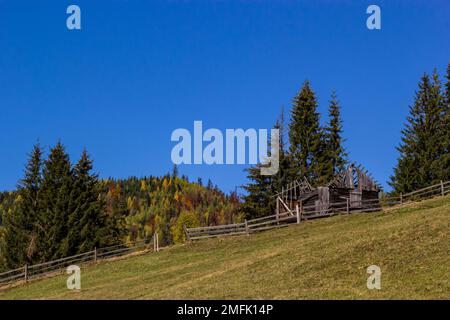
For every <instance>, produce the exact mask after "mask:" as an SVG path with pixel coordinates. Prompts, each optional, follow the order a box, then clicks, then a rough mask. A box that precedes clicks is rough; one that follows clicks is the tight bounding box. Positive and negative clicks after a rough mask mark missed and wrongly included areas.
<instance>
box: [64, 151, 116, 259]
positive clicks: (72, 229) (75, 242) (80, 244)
mask: <svg viewBox="0 0 450 320" xmlns="http://www.w3.org/2000/svg"><path fill="white" fill-rule="evenodd" d="M92 169H93V165H92V160H91V159H90V158H89V156H88V154H87V152H86V150H84V151H83V153H82V155H81V158H80V160H79V161H78V163H77V164H76V165H75V167H74V169H73V187H72V189H71V193H70V204H69V216H68V221H67V230H68V234H67V237H66V239H65V243H64V250H63V254H64V255H73V254H77V253H82V252H87V251H90V250H93V249H94V248H95V247H99V246H101V245H102V244H103V242H104V241H107V239H105V237H107V236H108V234H107V230H105V228H106V223H107V221H106V215H105V212H104V203H103V200H102V199H101V196H100V194H101V189H100V188H101V187H100V183H99V181H98V177H97V175H95V174H92V173H91V170H92Z"/></svg>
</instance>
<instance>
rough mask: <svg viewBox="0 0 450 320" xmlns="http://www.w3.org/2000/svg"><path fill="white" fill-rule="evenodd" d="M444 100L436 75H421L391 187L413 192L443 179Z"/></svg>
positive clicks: (397, 190)
mask: <svg viewBox="0 0 450 320" xmlns="http://www.w3.org/2000/svg"><path fill="white" fill-rule="evenodd" d="M442 102H443V97H442V94H441V84H440V81H439V79H438V76H437V73H436V72H434V73H433V76H432V79H430V77H429V76H428V75H427V74H424V75H423V76H422V79H421V81H420V83H419V90H418V91H417V93H416V96H415V99H414V104H413V106H412V107H410V114H409V116H408V117H407V123H406V125H405V128H404V129H403V130H402V138H401V144H400V146H399V147H398V148H397V149H398V151H399V152H400V157H399V159H398V163H397V166H396V168H395V169H394V175H393V176H392V177H391V181H390V183H389V184H390V185H391V186H392V187H393V188H394V191H395V192H396V193H404V192H410V191H413V190H416V189H419V188H423V187H426V186H428V185H430V184H433V183H437V182H439V180H440V179H441V178H442V171H441V167H442V159H443V158H442V156H443V154H444V141H443V137H444V126H443V103H442Z"/></svg>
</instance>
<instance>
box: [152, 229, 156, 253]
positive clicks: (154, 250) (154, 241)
mask: <svg viewBox="0 0 450 320" xmlns="http://www.w3.org/2000/svg"><path fill="white" fill-rule="evenodd" d="M153 252H156V232H155V233H154V234H153Z"/></svg>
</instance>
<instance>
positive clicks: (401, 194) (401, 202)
mask: <svg viewBox="0 0 450 320" xmlns="http://www.w3.org/2000/svg"><path fill="white" fill-rule="evenodd" d="M400 204H403V193H400Z"/></svg>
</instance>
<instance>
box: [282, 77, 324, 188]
mask: <svg viewBox="0 0 450 320" xmlns="http://www.w3.org/2000/svg"><path fill="white" fill-rule="evenodd" d="M319 117H320V116H319V113H318V112H317V100H316V96H315V94H314V92H313V90H312V89H311V86H310V83H309V81H306V82H305V83H304V85H303V87H302V88H301V90H300V92H299V93H298V95H297V96H296V97H295V98H294V101H293V107H292V111H291V123H290V126H289V142H290V154H291V157H292V168H291V174H290V176H291V180H294V179H299V180H302V179H303V177H306V178H307V179H308V180H309V181H310V182H311V183H312V184H316V183H317V181H318V180H319V178H320V177H321V176H322V175H323V173H324V168H323V166H322V164H323V156H324V153H323V152H324V149H323V148H324V144H323V132H322V129H321V127H320V123H319Z"/></svg>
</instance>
